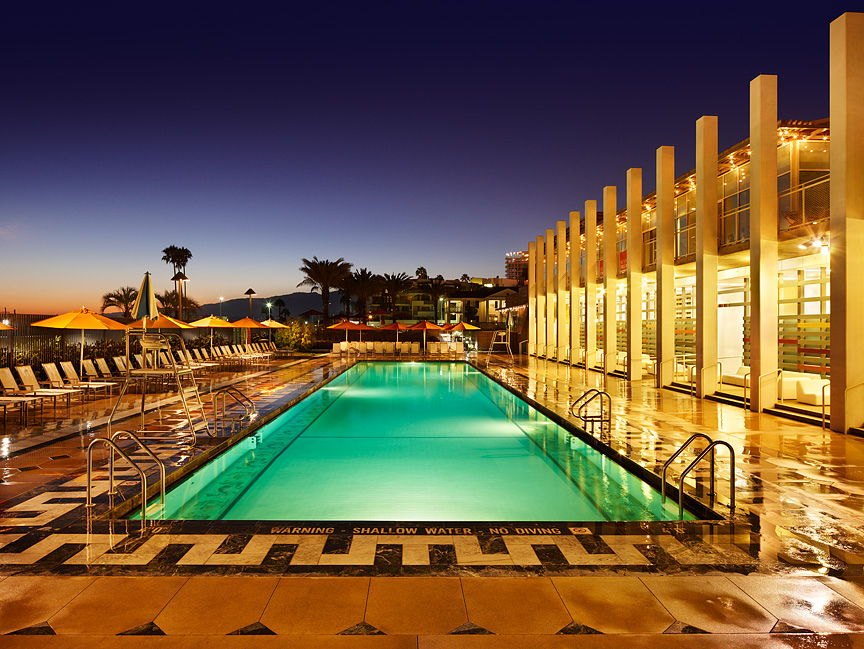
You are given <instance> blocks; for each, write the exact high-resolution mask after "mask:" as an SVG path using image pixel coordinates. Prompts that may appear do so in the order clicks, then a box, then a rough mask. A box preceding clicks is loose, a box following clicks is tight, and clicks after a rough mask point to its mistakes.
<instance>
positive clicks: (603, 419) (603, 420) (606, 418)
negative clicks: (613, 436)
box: [576, 389, 612, 435]
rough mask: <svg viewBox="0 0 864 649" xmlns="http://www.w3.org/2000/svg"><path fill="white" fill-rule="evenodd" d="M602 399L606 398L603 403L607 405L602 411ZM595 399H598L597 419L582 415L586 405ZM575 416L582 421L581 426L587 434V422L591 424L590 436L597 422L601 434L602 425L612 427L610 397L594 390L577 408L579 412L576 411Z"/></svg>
mask: <svg viewBox="0 0 864 649" xmlns="http://www.w3.org/2000/svg"><path fill="white" fill-rule="evenodd" d="M589 392H591V391H590V390H589ZM604 397H605V398H606V402H605V403H606V404H608V409H604V407H603V406H604V401H603V398H604ZM597 398H599V399H600V415H599V419H598V418H594V417H591V418H589V416H587V415H583V414H582V411H583V410H585V409H586V408H587V407H588V405H589V404H590V403H591V402H592V401H594V399H597ZM576 416H577V417H578V418H579V419H581V420H582V424H583V425H584V426H585V428H586V432H587V427H588V422H589V421H590V422H591V434H592V435H593V434H594V422H595V421H599V422H600V432H601V433H602V432H603V425H604V424H608V426H609V428H611V427H612V397H611V396H610V395H609V393H608V392H605V391H603V390H597V389H594V390H593V394H591V396H590V397H588V399H587V400H585V401H584V402H583V403H582V405H580V406H579V410H578V411H577V414H576Z"/></svg>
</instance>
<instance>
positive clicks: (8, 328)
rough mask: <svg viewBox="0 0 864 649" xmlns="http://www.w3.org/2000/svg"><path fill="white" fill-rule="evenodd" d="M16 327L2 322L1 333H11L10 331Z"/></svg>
mask: <svg viewBox="0 0 864 649" xmlns="http://www.w3.org/2000/svg"><path fill="white" fill-rule="evenodd" d="M14 328H15V327H13V326H11V325H6V324H3V323H2V322H0V331H9V330H10V329H14Z"/></svg>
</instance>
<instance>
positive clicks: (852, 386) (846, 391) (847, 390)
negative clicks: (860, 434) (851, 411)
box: [822, 381, 864, 433]
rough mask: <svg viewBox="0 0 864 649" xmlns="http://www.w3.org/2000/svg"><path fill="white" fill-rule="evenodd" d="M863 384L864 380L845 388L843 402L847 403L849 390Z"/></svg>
mask: <svg viewBox="0 0 864 649" xmlns="http://www.w3.org/2000/svg"><path fill="white" fill-rule="evenodd" d="M829 385H830V384H829ZM862 385H864V381H861V382H860V383H856V384H855V385H850V386H849V387H848V388H846V389H845V390H843V403H844V404H845V403H846V396H847V395H848V394H849V390H854V389H855V388H860V387H861V386H862ZM822 401H823V403H824V401H825V399H822ZM823 409H824V406H823ZM847 428H848V427H847ZM843 432H844V433H845V432H846V431H845V430H844V431H843Z"/></svg>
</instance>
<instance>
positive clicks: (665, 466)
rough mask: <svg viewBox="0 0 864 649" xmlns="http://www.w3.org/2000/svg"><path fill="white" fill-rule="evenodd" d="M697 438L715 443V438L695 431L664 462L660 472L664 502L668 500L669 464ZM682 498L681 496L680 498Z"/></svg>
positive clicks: (712, 480) (712, 459) (712, 474)
mask: <svg viewBox="0 0 864 649" xmlns="http://www.w3.org/2000/svg"><path fill="white" fill-rule="evenodd" d="M696 439H705V440H708V444H709V445H710V444H713V443H714V440H713V439H711V438H710V437H708V435H706V434H705V433H694V434H693V435H691V436H690V437H689V439H688V440H687V441H686V442H684V443H683V444H682V445H681V446H679V447H678V450H677V451H675V452H674V453H673V454H672V455H671V456H670V457H669V459H668V460H666V461H665V462H664V463H663V471H662V473H661V474H660V480H661V486H660V495H661V496H662V501H661V502H663V503H665V502H666V470H667V469H668V468H669V465H670V464H672V462H674V461H675V458H676V457H678V456H679V455H681V453H683V452H684V451H685V450H686V448H687V447H688V446H690V444H691V442H693V440H696ZM711 491H714V455H713V454H712V455H711ZM679 500H680V498H679Z"/></svg>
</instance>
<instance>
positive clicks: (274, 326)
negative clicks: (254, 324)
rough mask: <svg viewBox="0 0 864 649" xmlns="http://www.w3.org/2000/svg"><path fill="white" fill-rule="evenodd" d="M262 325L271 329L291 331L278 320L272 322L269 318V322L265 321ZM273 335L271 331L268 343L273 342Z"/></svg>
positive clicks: (268, 334)
mask: <svg viewBox="0 0 864 649" xmlns="http://www.w3.org/2000/svg"><path fill="white" fill-rule="evenodd" d="M261 324H263V325H267V327H269V328H270V329H290V327H289V326H288V325H285V324H282V323H281V322H277V321H276V320H271V319H270V318H267V320H264V321H263V322H262V323H261ZM271 333H272V332H269V331H268V332H267V342H270V341H271V340H272V338H271Z"/></svg>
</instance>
